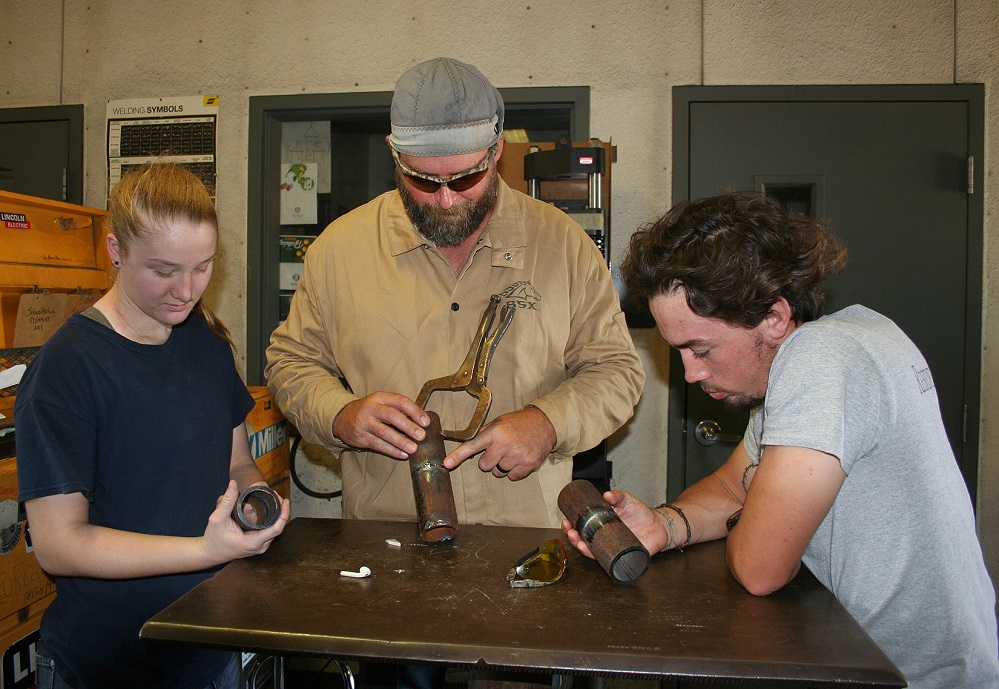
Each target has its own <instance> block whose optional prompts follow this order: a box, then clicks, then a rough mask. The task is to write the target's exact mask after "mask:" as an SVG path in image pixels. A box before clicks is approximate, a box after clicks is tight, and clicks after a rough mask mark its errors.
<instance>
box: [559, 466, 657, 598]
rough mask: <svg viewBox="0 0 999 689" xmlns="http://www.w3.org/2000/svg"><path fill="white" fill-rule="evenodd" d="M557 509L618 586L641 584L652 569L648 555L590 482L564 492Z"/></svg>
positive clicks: (579, 480)
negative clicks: (635, 582) (636, 582)
mask: <svg viewBox="0 0 999 689" xmlns="http://www.w3.org/2000/svg"><path fill="white" fill-rule="evenodd" d="M558 507H559V509H560V510H562V514H564V515H565V518H566V519H568V520H569V522H570V523H572V525H573V527H574V528H575V529H576V531H578V532H579V535H580V537H581V538H582V539H583V540H584V541H585V542H586V544H587V545H588V546H589V547H590V552H592V553H593V556H594V557H595V558H596V559H597V562H599V563H600V566H601V567H603V568H604V571H605V572H607V574H608V575H609V576H610V578H611V579H613V580H614V581H615V582H616V583H618V584H630V583H632V582H634V581H638V579H639V578H641V576H642V575H643V574H645V570H647V569H648V568H649V560H650V557H649V552H648V551H647V550H646V549H645V546H643V545H642V544H641V542H640V541H639V540H638V538H637V537H636V536H635V534H633V533H632V532H631V529H629V528H628V527H627V526H626V525H625V523H624V522H622V521H621V518H620V517H618V516H617V513H615V512H614V509H613V508H612V507H611V506H610V505H609V504H607V501H606V500H604V498H603V496H602V495H601V494H600V492H599V491H598V490H597V489H596V488H595V487H594V485H593V484H592V483H590V482H589V481H585V480H583V479H577V480H575V481H573V482H572V483H570V484H569V485H567V486H566V487H565V488H563V489H562V492H561V493H559V496H558Z"/></svg>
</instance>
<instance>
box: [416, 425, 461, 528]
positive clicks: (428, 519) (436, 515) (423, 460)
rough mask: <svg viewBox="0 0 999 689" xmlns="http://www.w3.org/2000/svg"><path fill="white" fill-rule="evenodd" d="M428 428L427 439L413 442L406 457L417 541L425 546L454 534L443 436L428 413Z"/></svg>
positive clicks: (455, 520) (455, 516)
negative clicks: (425, 543) (417, 527)
mask: <svg viewBox="0 0 999 689" xmlns="http://www.w3.org/2000/svg"><path fill="white" fill-rule="evenodd" d="M427 415H428V416H429V417H430V425H429V426H428V427H427V428H426V431H427V436H426V437H425V438H424V439H423V442H420V443H417V446H416V452H414V453H413V454H411V455H410V456H409V470H410V473H411V475H412V477H413V495H414V496H415V497H416V518H417V522H418V525H419V527H420V538H421V539H423V540H424V541H426V542H427V543H439V542H442V541H449V540H451V539H452V538H454V537H455V536H457V535H458V510H457V508H456V507H455V506H454V491H453V490H452V489H451V474H450V472H448V470H447V469H445V468H444V457H445V455H446V454H447V453H446V452H445V451H444V437H443V436H442V435H441V419H440V417H439V416H438V415H437V413H436V412H432V411H428V412H427Z"/></svg>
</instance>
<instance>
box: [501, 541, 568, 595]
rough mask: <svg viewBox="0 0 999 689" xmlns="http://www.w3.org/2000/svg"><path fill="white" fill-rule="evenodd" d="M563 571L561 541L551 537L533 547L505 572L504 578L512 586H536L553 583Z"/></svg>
mask: <svg viewBox="0 0 999 689" xmlns="http://www.w3.org/2000/svg"><path fill="white" fill-rule="evenodd" d="M564 573H565V548H563V547H562V541H560V540H559V539H557V538H553V539H551V540H550V541H545V542H544V543H543V544H542V545H541V547H540V548H535V549H534V550H532V551H531V552H529V553H528V554H527V555H525V556H524V557H522V558H520V559H519V560H517V564H515V565H514V566H513V569H511V570H510V571H509V572H507V575H506V580H507V581H509V582H510V586H511V587H512V588H515V589H516V588H536V587H538V586H548V585H549V584H554V583H555V582H556V581H558V580H559V579H561V578H562V575H563V574H564Z"/></svg>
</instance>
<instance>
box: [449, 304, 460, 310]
mask: <svg viewBox="0 0 999 689" xmlns="http://www.w3.org/2000/svg"><path fill="white" fill-rule="evenodd" d="M460 308H461V307H460V306H458V302H454V303H453V304H451V310H452V311H457V310H458V309H460Z"/></svg>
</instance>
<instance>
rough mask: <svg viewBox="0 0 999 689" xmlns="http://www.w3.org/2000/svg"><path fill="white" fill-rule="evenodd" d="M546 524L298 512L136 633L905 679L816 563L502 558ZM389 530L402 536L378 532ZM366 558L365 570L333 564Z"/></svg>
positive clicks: (502, 658) (553, 667) (322, 650)
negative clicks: (547, 575)
mask: <svg viewBox="0 0 999 689" xmlns="http://www.w3.org/2000/svg"><path fill="white" fill-rule="evenodd" d="M555 536H559V537H562V538H563V543H566V544H567V545H568V541H566V540H565V539H564V536H563V535H562V533H561V532H560V531H557V530H553V529H528V528H512V527H500V526H471V525H462V526H461V529H460V531H459V533H458V536H457V538H456V539H454V540H453V541H451V542H450V543H449V544H434V545H430V544H425V543H423V542H421V541H420V539H419V537H418V534H417V528H416V524H415V523H408V522H382V521H356V520H341V519H307V518H298V519H294V520H292V521H291V523H290V524H289V525H288V527H287V529H286V530H285V532H284V534H282V535H281V537H279V538H278V539H277V540H276V541H275V542H274V543H273V544H272V546H271V548H270V550H269V551H268V552H267V553H266V554H264V555H261V556H259V557H254V558H250V559H246V560H240V561H237V562H234V563H232V564H230V565H228V566H226V567H225V568H224V569H223V570H222V571H221V572H219V573H218V574H217V575H216V576H214V577H213V578H212V579H210V580H208V581H205V582H203V583H202V584H200V585H199V586H198V587H196V588H195V589H194V590H192V591H190V592H189V593H188V594H187V595H185V596H184V597H182V598H181V599H180V600H178V601H177V602H176V603H174V604H173V605H171V606H170V607H168V608H166V609H165V610H164V611H162V612H160V613H159V614H157V615H156V616H155V617H153V618H152V619H151V620H149V621H148V622H147V623H146V624H145V626H143V628H142V632H141V636H142V637H144V638H147V639H155V640H163V641H172V642H182V643H189V644H196V645H203V646H215V647H224V648H233V649H242V650H247V651H263V652H268V653H274V654H283V655H325V656H336V657H338V658H357V659H382V660H387V661H392V662H407V663H446V664H448V665H452V666H461V665H464V666H475V665H477V666H478V667H492V668H509V669H519V670H524V669H527V670H547V671H554V672H561V673H576V674H601V675H631V676H637V677H644V678H649V679H653V678H702V679H703V678H717V679H721V680H732V679H740V680H743V681H745V680H747V679H750V680H758V681H760V682H762V683H766V682H771V683H773V682H774V681H777V682H780V681H782V680H783V681H790V682H793V683H798V682H800V683H802V684H804V683H807V684H808V686H814V685H822V684H826V683H827V684H829V685H834V686H837V687H851V686H856V687H902V686H905V680H904V679H903V677H902V675H901V673H900V672H899V671H898V669H897V668H896V667H895V666H894V665H893V664H892V663H891V662H890V661H889V660H888V658H887V657H886V656H885V655H884V654H883V653H882V652H881V650H880V649H879V648H878V647H877V646H876V645H875V643H874V642H873V641H872V640H871V639H870V637H869V636H868V635H867V634H866V633H865V632H864V631H863V630H862V629H861V628H860V626H859V625H858V624H857V623H856V622H855V621H854V620H853V618H852V617H850V615H849V614H848V613H847V612H846V611H845V610H844V608H843V607H842V606H841V605H840V603H839V602H838V601H837V600H836V599H835V598H834V597H833V596H832V594H830V593H829V591H827V590H826V589H825V588H824V587H823V586H822V585H820V584H819V583H818V582H817V581H816V580H815V578H814V577H813V576H812V575H811V574H810V573H808V572H807V570H805V569H804V568H802V573H801V574H800V575H799V576H798V577H797V578H796V579H795V580H794V581H793V582H792V583H791V584H789V585H788V586H787V587H785V588H784V589H782V590H781V591H778V592H777V593H775V594H773V595H770V596H767V597H765V598H760V597H756V596H753V595H751V594H749V593H747V592H746V591H745V590H744V589H743V588H742V587H741V586H740V585H739V584H738V583H737V582H736V581H735V579H734V578H733V577H732V576H731V574H730V573H729V571H728V568H727V567H726V565H725V544H724V541H718V542H714V543H705V544H701V545H696V546H692V547H690V548H688V549H686V551H685V552H683V553H679V552H676V551H671V552H669V553H664V554H660V555H656V556H655V557H654V558H653V561H652V565H651V566H650V568H649V570H648V572H647V573H646V574H645V576H644V577H643V578H642V579H640V580H639V581H638V582H637V583H635V584H632V585H618V584H614V583H613V582H612V581H611V580H610V578H609V577H608V576H607V575H606V574H605V573H604V571H603V570H602V569H601V568H600V566H599V565H598V564H597V563H596V562H594V561H592V560H588V559H586V558H584V557H583V556H582V555H580V554H579V553H577V552H576V551H575V550H573V549H571V548H568V550H569V560H568V565H567V569H566V573H565V575H564V576H563V578H562V580H561V581H559V582H558V583H556V584H554V585H552V586H547V587H543V588H536V589H524V588H519V589H513V588H510V586H509V584H508V583H507V581H506V578H505V575H506V572H507V571H508V570H509V569H510V567H511V566H512V565H513V563H514V562H515V561H516V560H517V559H518V558H519V557H520V556H521V555H523V554H525V553H527V552H529V551H531V550H532V549H534V548H535V547H537V546H539V545H541V543H543V542H544V541H545V540H547V539H549V538H552V537H555ZM390 538H394V539H397V540H399V541H400V542H401V543H402V547H397V546H393V545H389V544H388V543H386V539H390ZM362 566H367V567H370V568H371V570H372V572H373V574H372V576H370V577H369V578H366V579H350V578H346V577H341V576H340V570H350V571H358V570H359V569H360V568H361V567H362Z"/></svg>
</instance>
